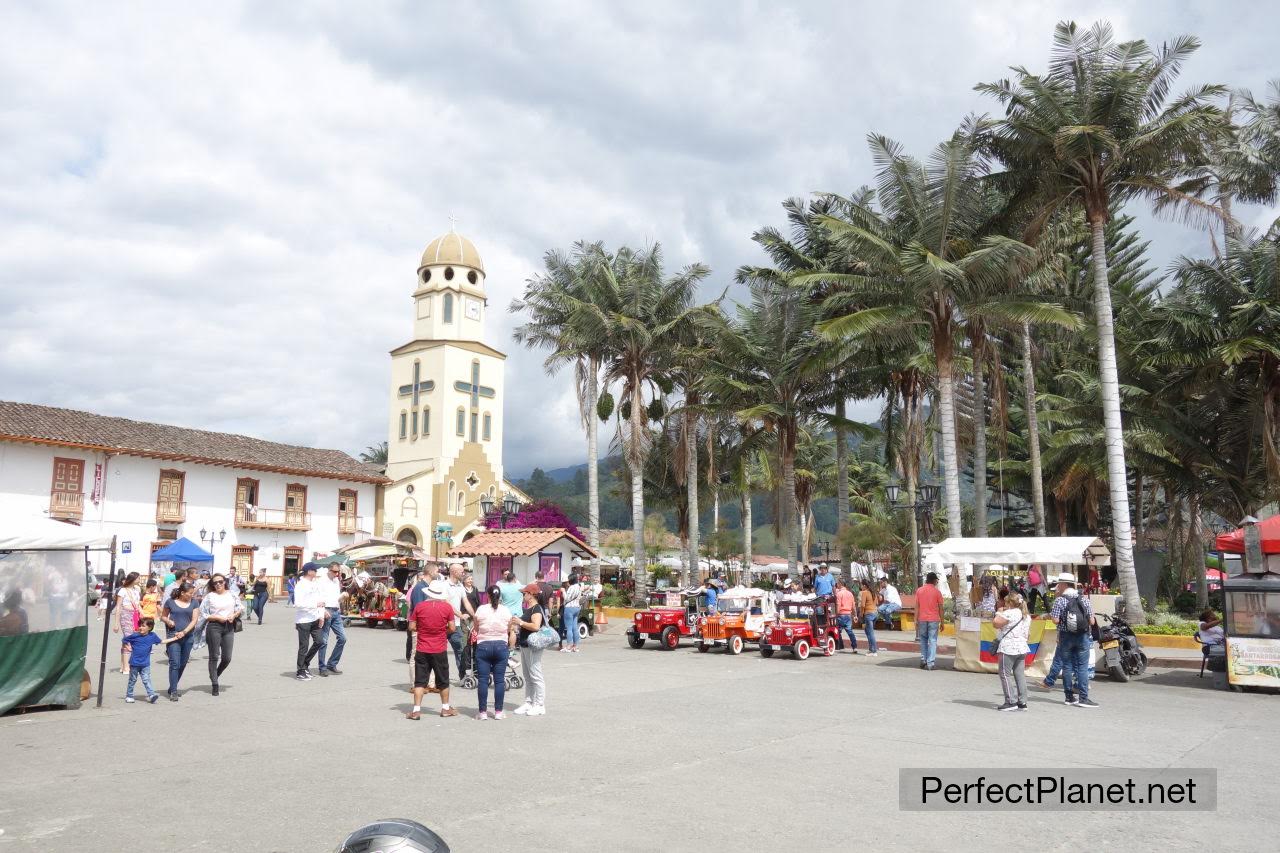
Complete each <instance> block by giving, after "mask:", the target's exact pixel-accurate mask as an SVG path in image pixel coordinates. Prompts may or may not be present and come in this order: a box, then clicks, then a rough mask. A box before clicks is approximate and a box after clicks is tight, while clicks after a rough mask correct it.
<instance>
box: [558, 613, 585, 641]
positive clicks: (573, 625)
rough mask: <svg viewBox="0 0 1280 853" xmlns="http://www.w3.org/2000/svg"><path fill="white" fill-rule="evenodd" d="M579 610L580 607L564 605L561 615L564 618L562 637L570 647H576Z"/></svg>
mask: <svg viewBox="0 0 1280 853" xmlns="http://www.w3.org/2000/svg"><path fill="white" fill-rule="evenodd" d="M581 611H582V608H580V607H566V608H565V609H564V613H563V614H562V617H561V618H563V619H564V630H565V634H564V639H565V642H567V643H568V644H569V648H571V649H576V648H577V647H578V614H579V613H580V612H581Z"/></svg>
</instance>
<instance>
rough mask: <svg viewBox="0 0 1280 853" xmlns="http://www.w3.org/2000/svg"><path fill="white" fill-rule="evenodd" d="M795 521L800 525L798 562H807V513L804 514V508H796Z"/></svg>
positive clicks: (808, 551) (808, 552)
mask: <svg viewBox="0 0 1280 853" xmlns="http://www.w3.org/2000/svg"><path fill="white" fill-rule="evenodd" d="M797 509H798V512H796V519H797V521H798V523H799V525H800V547H799V551H800V558H799V559H800V562H802V563H807V562H809V554H810V553H812V552H811V551H810V550H809V513H807V512H805V510H804V507H797Z"/></svg>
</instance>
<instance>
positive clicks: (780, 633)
mask: <svg viewBox="0 0 1280 853" xmlns="http://www.w3.org/2000/svg"><path fill="white" fill-rule="evenodd" d="M838 636H839V628H838V627H837V625H836V613H835V605H834V604H832V603H831V602H829V601H825V600H823V599H821V598H816V599H810V600H808V601H782V602H779V604H778V621H776V622H773V623H771V624H769V625H766V626H765V629H764V634H763V635H762V636H761V637H760V654H762V655H764V656H765V657H767V658H769V657H773V653H774V652H777V651H782V650H783V649H790V651H791V655H792V657H794V658H795V659H796V660H805V659H807V658H808V657H809V652H810V651H811V650H813V649H819V650H821V651H822V654H823V655H824V656H826V657H831V656H832V655H834V654H835V653H836V638H837V637H838Z"/></svg>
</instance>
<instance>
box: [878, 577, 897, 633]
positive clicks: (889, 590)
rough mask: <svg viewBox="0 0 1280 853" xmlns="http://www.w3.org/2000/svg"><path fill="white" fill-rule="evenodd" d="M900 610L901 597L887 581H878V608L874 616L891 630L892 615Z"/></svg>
mask: <svg viewBox="0 0 1280 853" xmlns="http://www.w3.org/2000/svg"><path fill="white" fill-rule="evenodd" d="M901 609H902V596H901V595H898V590H897V588H896V587H895V586H894V585H893V584H891V583H889V581H888V580H882V581H880V606H879V607H877V608H876V616H877V617H879V618H881V619H883V620H884V621H885V622H886V623H888V625H889V627H890V628H893V614H895V613H897V612H898V611H899V610H901Z"/></svg>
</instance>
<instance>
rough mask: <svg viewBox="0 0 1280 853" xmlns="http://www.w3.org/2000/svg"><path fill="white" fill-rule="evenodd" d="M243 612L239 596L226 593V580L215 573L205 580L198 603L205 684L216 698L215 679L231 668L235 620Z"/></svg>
mask: <svg viewBox="0 0 1280 853" xmlns="http://www.w3.org/2000/svg"><path fill="white" fill-rule="evenodd" d="M242 613H244V602H243V601H241V600H240V596H238V595H236V594H235V593H233V592H230V591H228V590H227V579H226V577H225V576H224V575H221V574H217V575H214V576H213V577H211V578H209V586H208V587H207V591H206V592H205V594H204V600H202V601H201V602H200V615H201V616H203V617H204V620H205V624H206V626H207V627H206V628H205V631H204V640H205V644H206V645H208V646H209V683H210V684H211V685H212V686H213V695H214V696H217V695H218V676H220V675H222V673H223V672H225V671H226V669H227V667H228V666H230V665H231V649H232V647H233V646H234V645H235V636H236V634H235V622H236V617H238V616H239V615H240V614H242Z"/></svg>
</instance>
